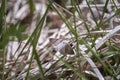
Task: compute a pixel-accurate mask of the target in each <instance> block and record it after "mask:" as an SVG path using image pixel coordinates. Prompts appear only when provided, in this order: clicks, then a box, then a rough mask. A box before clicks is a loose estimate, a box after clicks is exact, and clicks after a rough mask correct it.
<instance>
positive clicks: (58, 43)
mask: <svg viewBox="0 0 120 80" xmlns="http://www.w3.org/2000/svg"><path fill="white" fill-rule="evenodd" d="M50 43H51V45H52V49H53V52H57V51H59V52H60V53H61V54H63V55H66V54H71V55H72V54H74V51H73V49H72V45H71V44H70V43H69V41H68V40H64V39H54V38H50Z"/></svg>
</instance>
